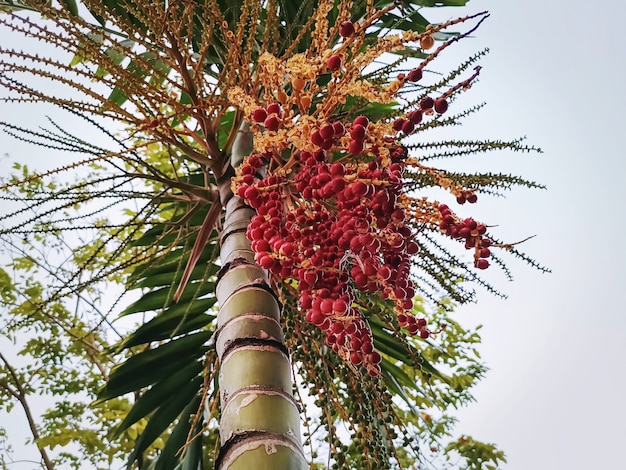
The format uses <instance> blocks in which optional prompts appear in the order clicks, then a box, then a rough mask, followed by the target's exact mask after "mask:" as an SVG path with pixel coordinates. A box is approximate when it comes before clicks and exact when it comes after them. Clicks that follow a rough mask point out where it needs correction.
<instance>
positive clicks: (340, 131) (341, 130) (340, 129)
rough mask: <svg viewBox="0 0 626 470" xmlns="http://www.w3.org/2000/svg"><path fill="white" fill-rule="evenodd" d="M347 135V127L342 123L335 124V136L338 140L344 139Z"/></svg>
mask: <svg viewBox="0 0 626 470" xmlns="http://www.w3.org/2000/svg"><path fill="white" fill-rule="evenodd" d="M345 133H346V128H345V126H344V125H343V124H342V123H340V122H333V136H334V137H335V138H336V139H338V138H340V137H343V136H344V135H345Z"/></svg>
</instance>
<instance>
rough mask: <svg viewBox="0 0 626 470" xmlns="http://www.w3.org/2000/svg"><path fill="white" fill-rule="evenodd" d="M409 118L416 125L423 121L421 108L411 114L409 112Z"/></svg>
mask: <svg viewBox="0 0 626 470" xmlns="http://www.w3.org/2000/svg"><path fill="white" fill-rule="evenodd" d="M409 120H410V121H411V122H412V123H413V124H415V125H417V124H419V123H420V122H422V112H421V111H420V110H419V109H416V110H415V111H412V112H411V114H409Z"/></svg>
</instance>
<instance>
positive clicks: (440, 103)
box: [434, 98, 448, 114]
mask: <svg viewBox="0 0 626 470" xmlns="http://www.w3.org/2000/svg"><path fill="white" fill-rule="evenodd" d="M434 106H435V111H437V112H438V113H439V114H443V113H445V112H446V111H447V110H448V102H447V101H446V99H445V98H437V99H436V100H435V104H434Z"/></svg>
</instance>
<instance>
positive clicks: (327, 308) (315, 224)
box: [237, 116, 428, 375]
mask: <svg viewBox="0 0 626 470" xmlns="http://www.w3.org/2000/svg"><path fill="white" fill-rule="evenodd" d="M260 117H262V116H259V119H260ZM266 119H267V118H266ZM368 125H369V121H368V120H367V118H365V117H364V116H359V117H357V118H356V119H355V120H354V121H353V122H352V124H351V125H350V127H349V131H348V132H349V134H350V136H351V140H350V143H349V144H348V149H345V150H346V152H347V153H348V154H353V153H354V152H355V151H356V150H355V148H356V147H359V148H360V149H361V151H362V150H363V147H364V145H365V144H364V141H365V139H366V137H367V127H368ZM345 132H346V129H345V127H344V125H343V124H341V123H338V122H335V123H332V124H327V125H324V126H322V127H321V128H320V129H319V130H316V131H315V132H314V133H313V134H312V135H311V140H312V141H313V142H314V143H315V144H316V145H317V146H318V147H319V149H318V150H317V151H315V152H308V151H302V152H300V153H299V160H300V164H299V165H298V171H297V172H295V174H294V173H293V172H292V173H289V174H285V175H282V176H280V175H278V174H273V175H269V176H267V177H265V178H262V179H260V180H255V179H254V176H253V175H254V174H255V173H256V172H257V170H258V169H259V168H260V167H261V166H263V165H264V164H266V163H267V162H268V161H269V159H270V156H269V155H263V154H255V155H252V156H250V157H248V158H247V159H246V160H245V162H244V164H243V165H242V168H241V172H242V175H243V176H242V178H241V184H240V185H239V186H238V188H237V194H238V195H239V196H240V197H242V198H244V199H245V200H246V202H247V203H248V204H249V205H250V206H251V207H253V208H255V209H256V210H257V215H255V216H254V217H253V219H252V221H251V223H250V225H249V227H248V230H247V236H248V238H249V239H250V241H251V244H252V248H253V250H254V251H255V253H256V255H255V256H256V261H257V262H258V263H259V264H260V265H261V266H262V267H263V268H265V269H267V270H269V271H270V272H271V273H273V274H276V275H278V276H280V278H281V279H294V280H296V281H297V282H298V289H299V291H300V300H299V304H300V306H301V307H302V309H303V310H304V311H305V312H306V314H305V315H306V319H307V321H309V322H311V323H312V324H314V325H316V326H318V327H319V328H320V329H322V330H323V331H325V332H326V344H327V345H328V346H329V347H332V348H333V349H334V350H335V351H336V352H338V353H339V354H340V355H341V356H342V357H344V358H346V359H349V360H350V362H351V363H352V364H354V365H358V364H363V365H364V367H365V368H366V369H367V371H368V373H370V374H372V375H377V374H379V373H380V366H379V363H380V360H381V357H380V354H379V353H378V352H376V351H374V349H373V345H372V336H371V332H370V330H369V328H368V327H367V325H366V322H365V319H364V317H363V315H362V313H361V311H360V309H359V307H358V305H357V304H356V303H355V300H356V296H355V290H358V291H360V292H370V293H380V295H381V297H382V298H383V299H391V300H393V301H394V302H395V304H396V307H397V309H398V310H399V311H402V312H406V311H408V310H410V309H411V308H412V307H413V300H412V299H413V297H414V296H415V289H414V287H413V285H412V282H411V280H410V279H409V271H410V262H409V257H410V256H411V255H414V254H416V253H417V252H418V250H419V247H418V245H417V244H416V243H415V241H413V233H412V231H411V229H410V228H409V227H408V226H407V224H406V220H405V218H406V216H405V211H404V208H403V207H402V206H401V205H400V204H399V196H400V194H401V192H402V186H403V182H402V174H403V172H404V167H405V165H404V160H405V159H406V156H407V152H406V149H405V148H403V147H401V146H398V145H395V144H390V146H389V149H390V152H389V158H388V159H385V158H383V157H381V156H378V157H376V159H375V160H371V161H369V162H368V163H360V164H348V165H344V164H343V163H341V162H340V161H335V162H333V161H331V156H332V154H330V153H329V152H328V151H327V150H328V148H330V147H331V146H332V145H334V144H335V142H336V139H337V138H339V137H341V136H343V135H344V134H345ZM387 160H388V161H389V162H388V164H385V162H386V161H387ZM425 324H426V322H425V320H423V319H422V324H421V327H420V330H419V331H417V330H416V331H412V329H409V332H410V333H411V334H417V333H418V332H419V333H420V334H421V336H422V337H427V336H428V330H427V329H426V328H425Z"/></svg>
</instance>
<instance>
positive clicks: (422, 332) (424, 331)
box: [420, 328, 430, 339]
mask: <svg viewBox="0 0 626 470" xmlns="http://www.w3.org/2000/svg"><path fill="white" fill-rule="evenodd" d="M429 336H430V331H428V330H427V329H426V328H422V329H421V330H420V337H421V338H422V339H426V338H428V337H429Z"/></svg>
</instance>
